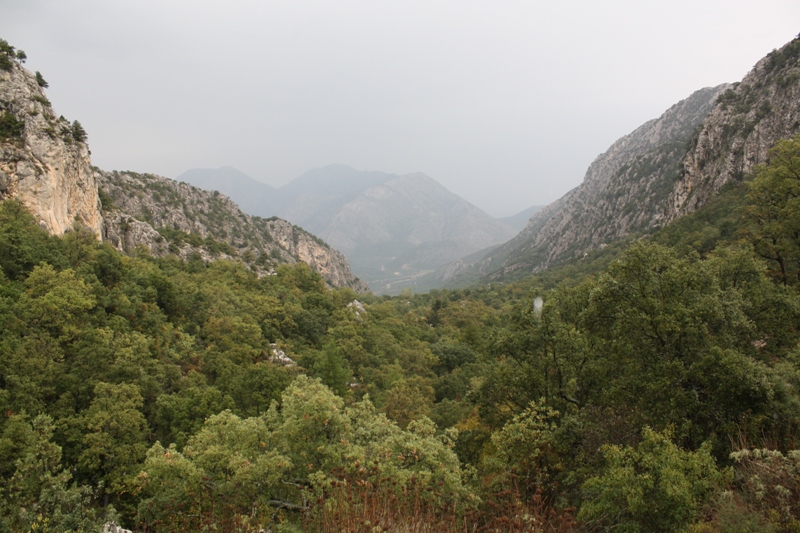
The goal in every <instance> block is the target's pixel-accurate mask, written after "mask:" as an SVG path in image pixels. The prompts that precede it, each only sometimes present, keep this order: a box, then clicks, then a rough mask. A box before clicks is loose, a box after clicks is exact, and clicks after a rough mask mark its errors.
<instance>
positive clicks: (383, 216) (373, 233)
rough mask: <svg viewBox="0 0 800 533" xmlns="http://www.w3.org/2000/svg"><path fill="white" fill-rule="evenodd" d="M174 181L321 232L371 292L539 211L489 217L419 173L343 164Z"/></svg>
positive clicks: (493, 239)
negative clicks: (273, 176) (290, 174)
mask: <svg viewBox="0 0 800 533" xmlns="http://www.w3.org/2000/svg"><path fill="white" fill-rule="evenodd" d="M177 179H178V180H179V181H185V182H187V183H190V184H192V185H195V186H198V187H201V188H204V189H213V190H218V191H220V192H221V193H223V194H225V195H227V196H230V197H231V198H232V199H233V200H234V201H235V202H237V203H238V204H239V206H241V207H242V209H243V210H244V211H245V212H248V213H250V214H252V215H258V216H262V217H269V216H278V217H281V218H284V219H286V220H289V221H291V222H292V223H293V224H297V225H299V226H301V227H303V228H304V229H306V230H308V231H310V232H312V233H313V234H315V235H318V236H320V237H321V238H322V239H324V240H325V241H326V242H327V243H328V244H330V245H331V246H333V247H334V248H336V249H338V250H341V251H342V252H343V253H344V254H345V255H346V256H347V257H348V260H349V262H350V264H351V266H352V268H353V271H354V272H355V273H356V274H357V275H358V276H359V277H360V278H361V279H363V280H364V281H366V282H367V283H369V284H370V287H371V288H372V290H373V291H375V292H377V293H389V294H396V293H399V292H400V291H401V290H402V289H403V288H405V287H409V286H414V281H415V280H416V279H418V278H420V277H421V276H424V275H425V274H429V273H431V272H433V271H434V270H436V269H438V268H439V267H441V266H443V265H445V264H448V263H450V262H452V261H455V260H456V259H458V258H460V257H462V256H465V255H469V254H471V253H474V252H476V251H478V250H481V249H484V248H486V247H489V246H493V245H497V244H500V243H503V242H505V241H507V240H508V239H510V238H511V237H513V236H514V235H515V234H516V232H517V231H519V229H520V228H521V227H522V226H524V222H523V221H525V222H527V219H528V218H530V214H531V213H532V212H534V211H535V210H536V209H537V208H531V209H529V210H526V211H524V212H522V213H520V214H517V215H515V216H513V217H508V218H507V219H495V218H493V217H491V216H489V215H487V214H486V213H484V212H483V211H481V210H480V209H478V208H477V207H475V206H474V205H472V204H470V203H469V202H467V201H466V200H464V199H463V198H461V197H459V196H457V195H456V194H453V193H452V192H450V191H448V190H447V189H446V188H444V187H442V186H441V185H440V184H439V183H437V182H436V181H435V180H434V179H432V178H430V177H429V176H426V175H425V174H421V173H417V174H409V175H405V176H399V175H395V174H387V173H384V172H370V171H360V170H356V169H354V168H351V167H349V166H346V165H329V166H326V167H323V168H318V169H315V170H311V171H309V172H306V173H305V174H303V175H301V176H299V177H298V178H296V179H294V180H293V181H291V182H290V183H288V184H286V185H284V186H283V187H281V188H279V189H275V188H273V187H270V186H269V185H267V184H265V183H261V182H259V181H256V180H254V179H252V178H249V177H248V176H246V175H244V174H242V173H241V172H239V171H237V170H236V169H234V168H232V167H222V168H220V169H194V170H190V171H188V172H185V173H183V174H181V175H180V176H178V177H177Z"/></svg>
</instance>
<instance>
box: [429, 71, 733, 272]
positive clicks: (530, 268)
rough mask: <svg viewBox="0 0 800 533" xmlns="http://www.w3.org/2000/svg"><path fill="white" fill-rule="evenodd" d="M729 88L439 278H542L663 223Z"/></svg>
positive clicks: (646, 131) (619, 144) (633, 143)
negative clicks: (690, 147) (686, 164)
mask: <svg viewBox="0 0 800 533" xmlns="http://www.w3.org/2000/svg"><path fill="white" fill-rule="evenodd" d="M727 87H728V86H727V85H722V86H719V87H713V88H705V89H701V90H699V91H697V92H695V93H694V94H692V95H691V96H690V97H689V98H687V99H685V100H682V101H681V102H679V103H677V104H675V105H674V106H672V107H671V108H669V109H668V110H667V111H666V112H665V113H664V114H663V115H662V116H661V117H659V118H658V119H654V120H651V121H649V122H647V123H645V124H643V125H642V126H640V127H639V128H637V129H636V130H634V131H633V132H632V133H630V134H628V135H626V136H624V137H622V138H621V139H619V140H618V141H616V142H615V143H614V144H613V145H611V147H610V148H609V149H608V150H607V151H606V152H605V153H604V154H602V155H600V156H598V157H597V159H595V161H594V162H593V163H592V164H591V165H590V166H589V169H588V170H587V172H586V176H585V177H584V180H583V183H582V184H581V185H580V186H578V187H576V188H575V189H573V190H572V191H570V192H568V193H567V194H566V195H564V196H563V197H561V198H560V199H559V200H557V201H556V202H554V203H552V204H550V205H548V206H547V207H546V208H544V209H542V210H541V211H539V212H538V213H536V214H535V215H533V217H532V218H531V219H530V221H529V222H528V225H527V226H526V227H525V228H524V229H523V230H522V231H521V232H520V233H519V234H518V235H517V236H516V237H514V238H513V239H512V240H511V241H509V242H507V243H506V244H503V245H502V246H500V247H498V248H496V249H494V250H492V251H491V252H490V253H489V254H488V255H486V256H485V257H484V258H483V259H480V260H478V261H476V262H473V263H470V264H462V265H451V266H449V267H448V268H447V269H443V270H442V271H441V272H440V273H439V274H438V275H439V276H440V277H442V278H444V277H449V279H454V278H457V277H470V278H474V277H476V276H480V275H482V276H488V278H489V279H503V278H505V277H508V276H512V277H513V276H516V275H517V274H519V273H530V272H537V271H539V270H542V269H545V268H547V267H548V266H550V265H552V264H555V263H558V262H560V261H563V260H565V259H569V258H572V257H576V256H581V255H583V254H584V253H586V252H588V251H590V250H593V249H596V248H599V247H602V246H604V245H605V244H607V243H609V242H613V241H616V240H619V239H622V238H624V237H626V236H628V235H631V234H634V233H638V232H643V231H648V230H650V229H651V228H655V227H659V226H661V225H663V224H665V223H666V221H667V220H668V207H667V206H668V200H669V196H670V194H671V192H672V189H673V186H674V184H675V182H676V180H677V179H678V178H679V176H680V175H681V171H682V161H683V157H684V155H685V153H686V146H687V144H688V143H689V142H690V141H691V139H692V135H693V133H694V132H695V130H696V129H697V127H698V126H699V125H700V124H701V123H702V122H703V120H704V119H705V117H706V116H707V115H708V113H709V112H710V111H711V109H712V108H713V105H714V102H715V101H716V98H717V96H718V95H719V94H720V93H721V92H722V91H723V90H725V89H727ZM515 273H517V274H515Z"/></svg>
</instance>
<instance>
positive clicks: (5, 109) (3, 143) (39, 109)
mask: <svg viewBox="0 0 800 533" xmlns="http://www.w3.org/2000/svg"><path fill="white" fill-rule="evenodd" d="M0 53H3V52H0ZM42 83H43V80H42ZM85 140H86V134H85V132H84V131H83V128H82V127H81V126H80V124H78V123H77V122H74V123H72V124H70V123H69V122H68V121H67V120H66V119H65V118H64V117H59V118H56V115H55V113H54V112H53V109H52V107H51V106H50V102H49V101H48V100H47V97H46V96H45V93H44V90H43V88H42V87H41V86H40V85H39V82H37V78H36V76H34V75H33V74H31V73H30V72H28V71H27V70H25V69H24V68H22V66H21V65H20V64H18V63H17V62H16V61H11V64H10V67H9V68H8V70H3V69H0V199H5V198H16V199H18V200H19V201H21V202H22V203H23V205H25V206H26V207H27V208H28V209H29V210H30V211H31V213H33V215H34V216H35V217H36V219H37V220H38V221H39V223H40V224H41V225H42V226H43V227H45V228H46V229H47V230H48V231H50V232H51V233H54V234H63V233H64V232H66V231H69V230H71V229H72V228H73V227H74V226H75V225H76V224H78V225H81V226H85V227H87V228H89V230H91V231H92V232H93V233H95V234H96V235H97V237H98V238H100V236H101V232H102V228H103V217H102V213H101V209H100V200H99V198H98V195H97V184H96V182H95V179H94V173H93V171H92V167H91V162H90V159H89V147H88V145H87V144H86V142H85Z"/></svg>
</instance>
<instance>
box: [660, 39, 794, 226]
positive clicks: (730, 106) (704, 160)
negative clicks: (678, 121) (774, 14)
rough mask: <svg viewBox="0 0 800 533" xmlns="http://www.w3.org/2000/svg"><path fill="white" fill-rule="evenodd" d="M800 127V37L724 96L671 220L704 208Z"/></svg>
mask: <svg viewBox="0 0 800 533" xmlns="http://www.w3.org/2000/svg"><path fill="white" fill-rule="evenodd" d="M798 131H800V38H798V39H794V40H793V41H791V42H790V43H788V44H787V45H785V46H784V47H783V48H781V49H780V50H775V51H773V52H772V53H770V54H769V55H767V57H765V58H764V59H762V60H761V61H759V62H758V63H757V64H756V66H755V67H754V68H753V70H752V71H750V73H749V74H747V76H745V78H744V79H743V80H742V81H741V82H740V83H737V84H734V85H733V86H732V87H731V88H730V89H729V90H727V91H725V92H724V93H723V94H721V95H720V97H719V103H718V104H717V106H716V107H715V108H714V110H713V111H712V112H711V113H710V114H709V115H708V117H707V118H706V119H705V121H704V122H703V127H702V129H701V130H700V131H699V133H698V134H697V136H696V137H695V138H694V139H693V141H692V145H691V148H690V150H689V151H688V153H687V155H686V159H685V161H684V163H683V173H682V175H681V177H680V179H679V180H678V181H677V182H676V183H675V186H674V187H673V190H672V193H671V195H670V197H669V206H668V212H667V219H668V220H674V219H676V218H678V217H680V216H683V215H685V214H687V213H690V212H692V211H695V210H696V209H697V208H699V207H701V206H703V205H704V204H705V203H706V202H707V201H708V199H709V198H711V197H712V196H714V195H715V194H717V193H718V192H719V190H720V189H721V188H722V186H724V185H725V184H726V183H728V182H731V181H740V180H741V179H742V178H743V177H744V176H745V175H746V174H748V173H750V172H752V171H753V168H754V167H755V166H756V165H758V164H761V163H766V162H767V158H768V155H769V149H770V148H771V147H772V145H774V144H775V142H776V141H778V140H780V139H785V138H788V137H792V136H793V135H795V134H796V133H797V132H798Z"/></svg>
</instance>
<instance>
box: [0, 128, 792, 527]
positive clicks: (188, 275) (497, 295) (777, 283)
mask: <svg viewBox="0 0 800 533" xmlns="http://www.w3.org/2000/svg"><path fill="white" fill-rule="evenodd" d="M771 153H772V155H771V159H770V165H769V166H768V167H767V166H764V167H759V168H758V169H757V172H756V176H755V178H754V179H753V180H752V182H751V183H746V184H744V185H740V186H738V187H733V188H731V189H730V190H728V191H727V192H725V193H724V194H723V195H721V196H719V199H718V202H719V203H718V204H714V203H712V204H709V205H708V206H707V207H706V208H704V209H701V210H699V211H698V212H696V213H695V214H694V215H692V216H691V217H690V218H684V219H682V220H681V221H679V222H678V224H683V226H682V227H681V226H672V227H667V228H666V229H665V230H663V231H662V232H659V233H656V234H655V235H653V237H652V238H650V239H648V240H645V241H641V240H640V241H635V242H632V243H630V244H629V245H628V246H625V247H623V246H622V245H619V248H620V249H619V253H618V254H617V255H614V253H616V251H614V253H612V247H608V248H605V249H603V250H599V251H598V252H597V255H592V256H587V258H586V259H584V260H583V261H582V262H581V261H579V262H575V263H572V264H571V265H567V266H566V267H564V268H563V269H561V270H559V271H550V272H547V273H545V274H544V275H542V276H539V277H534V278H528V279H526V280H524V281H522V282H519V283H515V284H509V285H501V284H492V285H487V286H485V287H481V288H473V289H463V290H458V291H432V292H431V293H429V294H425V295H411V294H405V295H403V296H400V297H394V298H390V297H380V298H378V297H375V296H372V295H367V296H365V297H361V296H358V295H357V294H356V293H355V292H353V291H352V290H350V289H329V288H328V287H327V286H326V285H325V283H324V282H323V280H322V279H321V278H320V276H319V275H318V274H317V273H316V272H314V271H312V270H311V269H310V268H309V267H308V266H306V265H304V264H296V265H291V266H290V265H283V266H279V267H277V269H276V275H274V276H264V277H261V278H258V277H257V276H256V275H255V274H254V273H253V272H252V271H251V270H249V269H248V268H246V267H245V266H244V265H243V264H242V263H241V262H238V261H226V260H218V261H216V262H213V263H207V262H205V261H203V260H202V258H199V257H197V256H192V257H189V258H188V259H187V260H182V259H180V258H178V257H175V256H169V257H164V258H155V257H151V256H149V255H148V254H147V253H146V252H145V251H144V250H141V251H140V252H139V253H138V254H136V255H134V256H131V257H129V256H124V255H121V254H119V253H118V252H117V251H115V250H114V249H113V248H112V247H111V246H110V245H108V244H99V243H98V242H97V240H96V239H95V237H94V235H92V234H90V233H86V232H83V231H73V232H70V233H67V234H66V235H64V236H63V237H53V236H50V235H48V234H47V233H46V232H45V231H44V230H42V229H41V228H40V227H39V226H38V225H37V224H35V221H34V218H33V217H32V216H31V215H30V214H28V212H27V211H26V210H25V209H24V208H23V207H22V206H21V205H20V204H19V203H17V202H14V201H5V202H3V203H2V204H0V267H1V268H2V274H0V413H2V417H0V476H1V477H2V483H0V491H2V497H0V502H2V503H0V524H2V525H0V530H7V531H44V530H49V531H96V530H98V528H99V526H100V525H101V524H102V523H105V522H110V521H114V522H116V523H119V524H121V525H123V526H125V527H128V528H132V529H136V530H138V531H198V530H203V529H216V530H221V531H261V530H265V531H266V530H269V531H303V530H304V531H359V532H360V531H365V532H366V531H443V532H456V531H465V532H466V531H477V530H483V531H530V532H533V531H632V532H633V531H641V532H645V531H646V532H653V531H656V532H661V531H664V532H667V531H687V530H688V531H697V532H700V531H703V532H706V531H720V532H733V531H787V532H788V531H795V530H796V528H797V527H798V525H799V524H800V507H798V505H799V504H800V483H798V481H797V479H798V478H797V476H796V472H797V469H798V457H800V452H799V451H796V450H795V448H796V442H797V440H798V437H800V434H799V432H800V392H799V391H798V384H799V383H800V344H799V343H800V331H798V324H800V295H798V282H799V281H800V278H799V276H800V274H799V273H800V268H798V267H799V266H800V240H798V238H797V234H798V232H797V228H798V227H800V226H799V225H800V222H798V216H800V215H798V213H800V206H798V205H797V198H798V197H800V137H798V138H795V139H794V140H788V141H781V142H780V143H778V145H777V146H776V147H775V148H774V149H773V151H772V152H771ZM673 228H679V229H673ZM622 248H625V249H624V250H622ZM357 297H358V298H359V300H356V298H357ZM282 355H283V356H282ZM286 356H288V357H289V358H291V359H292V360H293V361H294V362H296V364H291V361H287V359H286ZM376 528H377V529H376Z"/></svg>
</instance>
